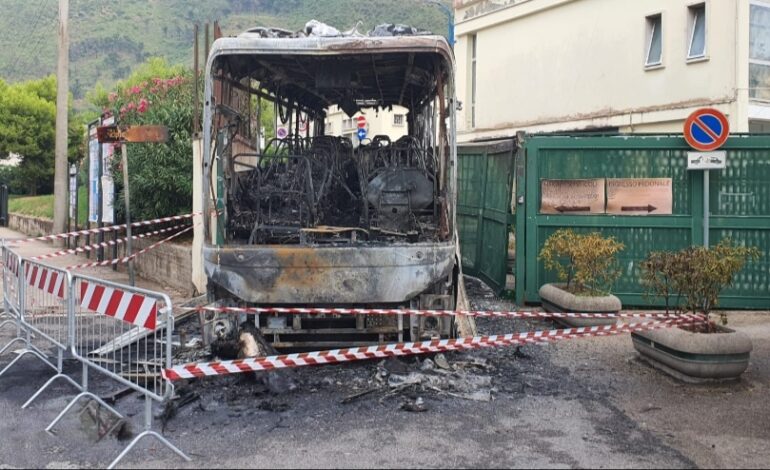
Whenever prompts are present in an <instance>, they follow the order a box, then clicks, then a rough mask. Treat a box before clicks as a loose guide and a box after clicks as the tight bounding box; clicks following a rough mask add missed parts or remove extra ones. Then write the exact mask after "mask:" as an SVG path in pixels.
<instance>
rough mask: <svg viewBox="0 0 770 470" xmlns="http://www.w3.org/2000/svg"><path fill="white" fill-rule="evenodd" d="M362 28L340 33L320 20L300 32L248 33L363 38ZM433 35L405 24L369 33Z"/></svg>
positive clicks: (258, 30) (262, 29) (253, 31)
mask: <svg viewBox="0 0 770 470" xmlns="http://www.w3.org/2000/svg"><path fill="white" fill-rule="evenodd" d="M359 26H361V21H359V22H358V23H357V24H356V26H355V27H353V28H351V29H349V30H347V31H340V30H339V29H337V28H335V27H333V26H329V25H328V24H326V23H322V22H321V21H318V20H310V21H308V22H307V23H306V24H305V27H304V28H302V30H300V31H290V30H288V29H283V28H266V27H261V26H260V27H256V28H251V29H249V30H248V31H246V32H247V33H250V34H257V35H259V36H260V37H263V38H274V39H285V38H303V37H325V38H336V37H363V36H365V34H363V33H361V32H359V31H358V27H359ZM430 34H432V33H431V32H430V31H425V30H422V29H418V28H415V27H413V26H409V25H405V24H393V23H385V24H381V25H377V26H375V28H374V29H373V30H371V31H369V33H368V36H374V37H382V36H418V35H419V36H423V35H430Z"/></svg>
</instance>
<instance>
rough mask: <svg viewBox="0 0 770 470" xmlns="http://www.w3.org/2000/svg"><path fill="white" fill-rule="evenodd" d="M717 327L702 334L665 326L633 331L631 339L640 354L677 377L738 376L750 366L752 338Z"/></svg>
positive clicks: (733, 377)
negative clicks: (714, 331) (710, 332)
mask: <svg viewBox="0 0 770 470" xmlns="http://www.w3.org/2000/svg"><path fill="white" fill-rule="evenodd" d="M718 331H719V333H713V334H705V333H693V332H690V331H687V330H683V329H681V328H666V329H662V330H653V331H641V332H638V333H632V335H631V339H632V340H633V342H634V348H635V349H636V350H637V351H638V352H639V354H641V355H642V357H643V358H645V359H647V360H648V361H650V363H651V364H652V365H653V366H656V367H657V368H659V369H662V370H663V371H665V372H668V373H669V374H671V375H674V376H675V377H677V378H680V379H683V380H688V379H694V381H702V380H714V379H716V380H726V379H737V378H738V377H739V376H740V375H741V374H742V373H743V372H744V371H745V370H746V368H747V367H748V366H749V354H750V353H751V350H752V345H751V340H750V339H749V337H748V336H746V335H745V334H743V333H740V332H737V331H735V330H731V329H729V328H724V327H718ZM688 381H693V380H688Z"/></svg>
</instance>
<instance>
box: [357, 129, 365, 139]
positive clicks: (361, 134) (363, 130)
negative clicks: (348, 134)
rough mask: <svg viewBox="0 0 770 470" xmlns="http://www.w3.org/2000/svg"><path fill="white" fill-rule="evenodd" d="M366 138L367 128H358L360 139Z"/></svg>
mask: <svg viewBox="0 0 770 470" xmlns="http://www.w3.org/2000/svg"><path fill="white" fill-rule="evenodd" d="M364 139H366V129H364V128H361V129H358V140H364Z"/></svg>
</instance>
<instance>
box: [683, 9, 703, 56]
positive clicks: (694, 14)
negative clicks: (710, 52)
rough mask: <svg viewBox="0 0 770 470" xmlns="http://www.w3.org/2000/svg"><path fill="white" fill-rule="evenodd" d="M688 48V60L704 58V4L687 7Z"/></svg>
mask: <svg viewBox="0 0 770 470" xmlns="http://www.w3.org/2000/svg"><path fill="white" fill-rule="evenodd" d="M687 10H688V12H689V15H688V17H689V19H690V21H689V28H690V47H689V48H688V50H687V58H688V59H697V58H700V57H705V56H706V4H705V3H701V4H700V5H693V6H691V7H689V8H688V9H687Z"/></svg>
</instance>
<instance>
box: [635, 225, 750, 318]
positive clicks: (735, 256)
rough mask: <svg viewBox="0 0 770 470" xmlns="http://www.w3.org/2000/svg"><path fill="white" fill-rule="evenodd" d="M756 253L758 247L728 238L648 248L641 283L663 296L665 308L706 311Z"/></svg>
mask: <svg viewBox="0 0 770 470" xmlns="http://www.w3.org/2000/svg"><path fill="white" fill-rule="evenodd" d="M759 256H760V252H759V250H758V249H757V248H755V247H745V246H739V245H734V244H733V242H732V241H731V240H730V239H724V240H722V241H721V242H719V244H718V245H716V246H714V247H712V248H706V247H702V246H698V247H690V248H685V249H683V250H680V251H677V252H666V251H656V252H651V253H650V254H649V255H648V256H647V258H646V259H645V260H644V261H643V262H642V265H641V268H642V283H643V284H644V286H645V291H646V295H648V296H651V297H653V298H662V299H664V300H665V303H666V312H668V311H669V309H670V308H674V309H676V311H677V312H678V313H685V312H693V313H695V312H702V313H704V314H706V315H708V314H709V313H710V312H711V310H713V309H714V308H715V307H716V306H717V305H718V304H719V294H720V293H721V292H722V291H723V290H724V289H726V288H728V287H730V286H731V285H732V283H733V279H734V278H735V275H736V274H738V273H739V272H740V271H741V270H742V269H743V267H744V266H745V265H746V263H747V262H748V261H752V260H756V259H758V258H759ZM672 300H673V303H672Z"/></svg>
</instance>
